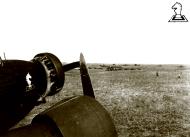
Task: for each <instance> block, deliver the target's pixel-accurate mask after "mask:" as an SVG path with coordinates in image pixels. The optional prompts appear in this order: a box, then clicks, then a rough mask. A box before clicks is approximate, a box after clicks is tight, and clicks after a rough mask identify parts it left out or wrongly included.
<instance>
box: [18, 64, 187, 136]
mask: <svg viewBox="0 0 190 137" xmlns="http://www.w3.org/2000/svg"><path fill="white" fill-rule="evenodd" d="M116 66H117V67H116ZM112 67H113V68H116V69H110V66H109V69H107V68H108V65H98V64H96V65H92V64H91V65H89V73H90V76H91V80H92V84H93V88H94V91H95V96H96V99H97V100H98V101H99V102H100V103H101V104H102V105H103V106H104V107H105V108H106V109H107V110H108V112H109V113H110V115H111V117H112V119H113V121H114V123H115V126H116V130H117V132H118V135H119V137H189V136H190V67H189V66H186V65H138V64H134V65H133V64H131V65H115V64H114V65H111V68H112ZM65 79H66V81H65V85H64V88H63V90H62V91H61V92H60V93H58V94H57V95H55V96H53V97H48V98H47V103H46V104H42V105H40V106H38V107H36V108H35V109H34V110H33V111H31V113H29V115H28V116H27V117H26V118H25V119H24V120H22V121H21V122H20V123H19V124H18V125H17V126H16V127H18V126H23V125H26V124H28V123H30V121H31V119H32V118H33V117H34V116H35V115H36V114H38V113H39V112H41V111H43V110H45V109H46V108H48V107H50V106H51V105H52V104H54V103H55V102H58V101H59V100H62V99H64V98H67V97H70V96H73V95H82V87H81V80H80V73H79V70H72V71H69V72H67V73H66V76H65Z"/></svg>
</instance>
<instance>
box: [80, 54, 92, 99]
mask: <svg viewBox="0 0 190 137" xmlns="http://www.w3.org/2000/svg"><path fill="white" fill-rule="evenodd" d="M80 75H81V81H82V87H83V94H84V95H86V96H90V97H93V98H95V95H94V90H93V87H92V83H91V80H90V76H89V74H88V69H87V66H86V62H85V59H84V56H83V54H82V53H81V54H80Z"/></svg>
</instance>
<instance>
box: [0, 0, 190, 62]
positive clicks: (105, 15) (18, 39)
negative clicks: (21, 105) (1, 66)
mask: <svg viewBox="0 0 190 137" xmlns="http://www.w3.org/2000/svg"><path fill="white" fill-rule="evenodd" d="M175 2H176V1H174V0H154V1H153V0H93V1H92V0H65V1H64V0H60V1H59V0H51V1H50V0H30V1H29V0H1V1H0V55H1V56H2V55H3V52H5V53H6V57H7V58H8V59H12V58H15V59H16V58H17V59H26V60H30V59H32V58H33V57H34V56H35V54H37V53H39V52H51V53H54V54H55V55H57V56H58V57H59V58H60V59H61V61H64V62H72V61H76V60H78V59H79V55H80V52H83V54H84V56H85V59H86V62H88V63H146V64H147V63H148V64H149V63H150V64H165V63H169V64H170V63H172V64H173V63H174V64H190V48H189V47H190V22H186V23H169V22H168V20H169V19H170V18H171V17H172V15H174V11H173V10H172V9H171V7H172V6H173V4H175ZM178 2H180V3H181V4H182V6H183V10H182V14H183V15H185V16H186V18H187V19H188V20H189V21H190V1H189V0H178Z"/></svg>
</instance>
